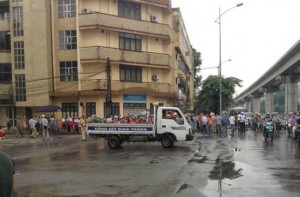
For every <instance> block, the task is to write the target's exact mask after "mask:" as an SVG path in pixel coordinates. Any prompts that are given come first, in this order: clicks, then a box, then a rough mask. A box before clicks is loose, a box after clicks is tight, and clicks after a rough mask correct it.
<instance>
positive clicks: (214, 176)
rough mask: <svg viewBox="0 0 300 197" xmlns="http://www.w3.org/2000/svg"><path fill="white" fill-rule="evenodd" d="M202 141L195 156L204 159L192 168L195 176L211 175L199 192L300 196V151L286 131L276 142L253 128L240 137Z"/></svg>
mask: <svg viewBox="0 0 300 197" xmlns="http://www.w3.org/2000/svg"><path fill="white" fill-rule="evenodd" d="M202 142H203V143H202V148H201V151H200V152H198V153H197V155H198V158H197V155H196V157H195V156H194V158H197V159H198V160H197V159H196V163H199V162H197V161H199V157H200V158H202V160H203V162H201V164H200V165H198V166H197V165H194V166H193V170H192V171H193V173H194V175H193V176H197V177H200V176H207V177H208V179H207V182H206V184H198V186H197V187H198V188H199V190H198V191H199V193H200V195H199V196H208V197H210V196H222V197H226V196H230V197H232V196H233V197H234V196H264V197H268V196H291V197H293V196H295V197H296V196H299V193H300V151H299V149H298V147H297V146H296V144H295V143H294V142H292V141H291V140H290V139H287V137H286V135H285V133H284V132H283V131H282V133H281V134H280V135H278V136H277V137H276V138H275V139H274V142H270V141H264V139H263V138H262V135H261V134H260V133H254V132H252V131H248V132H247V134H246V135H245V136H239V137H238V138H236V139H231V138H230V137H229V138H227V139H226V140H224V139H221V140H220V139H216V140H203V141H202ZM204 158H205V159H204ZM211 165H214V166H213V168H212V170H210V169H211ZM197 171H198V172H197ZM199 171H200V172H199ZM195 174H197V175H195ZM188 181H193V182H195V181H196V178H195V179H194V178H193V179H191V180H188ZM203 181H204V180H203ZM185 194H189V195H192V194H195V193H193V192H192V191H190V192H188V191H187V192H186V193H185ZM182 196H183V194H182Z"/></svg>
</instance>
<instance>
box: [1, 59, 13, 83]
mask: <svg viewBox="0 0 300 197" xmlns="http://www.w3.org/2000/svg"><path fill="white" fill-rule="evenodd" d="M11 81H12V80H11V64H1V63H0V84H1V83H5V84H7V83H11Z"/></svg>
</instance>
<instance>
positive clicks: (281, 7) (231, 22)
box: [172, 0, 300, 94]
mask: <svg viewBox="0 0 300 197" xmlns="http://www.w3.org/2000/svg"><path fill="white" fill-rule="evenodd" d="M238 3H243V6H241V7H236V8H234V9H232V10H230V11H228V12H227V13H225V14H224V15H223V16H222V17H221V19H222V21H221V27H222V28H221V29H222V62H225V61H226V60H228V59H232V61H230V62H226V63H223V64H222V75H223V76H225V77H231V76H232V77H237V78H239V79H241V80H243V87H242V88H238V89H237V93H238V94H239V93H241V92H242V91H243V90H245V89H246V88H248V87H249V86H250V85H251V84H252V83H254V82H255V81H256V80H258V78H259V77H260V76H261V75H263V74H264V73H265V72H266V71H267V70H268V69H269V68H270V67H272V66H273V65H274V64H275V63H276V62H277V61H278V60H279V59H280V58H281V57H282V56H283V55H284V54H285V53H286V52H287V51H288V50H289V49H290V48H291V47H292V46H293V45H294V44H295V43H296V42H297V41H298V40H299V39H300V0H240V1H237V0H172V7H173V8H175V7H179V8H180V10H181V13H182V16H183V19H184V22H185V27H186V29H187V32H188V35H189V39H190V42H191V44H192V46H193V48H195V49H196V50H197V51H198V52H201V55H202V68H205V67H214V66H218V64H219V25H218V23H215V22H214V21H215V20H216V19H217V18H218V16H219V8H220V9H221V13H223V12H224V11H226V10H228V9H229V8H231V7H233V6H235V5H237V4H238ZM201 72H202V73H201V74H202V75H203V76H204V78H206V77H207V76H208V75H217V74H218V69H217V68H216V69H208V70H202V71H201Z"/></svg>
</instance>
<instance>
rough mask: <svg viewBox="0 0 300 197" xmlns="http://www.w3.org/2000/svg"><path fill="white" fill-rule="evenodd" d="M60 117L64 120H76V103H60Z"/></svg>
mask: <svg viewBox="0 0 300 197" xmlns="http://www.w3.org/2000/svg"><path fill="white" fill-rule="evenodd" d="M61 106H62V116H63V117H64V118H68V117H69V118H78V104H77V103H62V105H61Z"/></svg>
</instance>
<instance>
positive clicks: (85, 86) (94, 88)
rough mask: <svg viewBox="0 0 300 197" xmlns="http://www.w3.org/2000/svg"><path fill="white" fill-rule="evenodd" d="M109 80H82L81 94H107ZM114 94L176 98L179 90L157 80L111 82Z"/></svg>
mask: <svg viewBox="0 0 300 197" xmlns="http://www.w3.org/2000/svg"><path fill="white" fill-rule="evenodd" d="M106 86H107V82H106V80H105V79H101V80H95V81H90V80H88V81H82V82H81V95H98V94H103V95H105V94H106ZM111 88H112V89H111V90H112V95H123V94H134V93H135V94H137V93H138V94H143V95H148V96H159V97H165V98H174V97H176V95H177V91H176V90H175V89H174V88H172V86H171V85H170V84H168V83H157V82H155V83H154V82H141V83H132V82H121V81H112V82H111Z"/></svg>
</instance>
